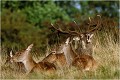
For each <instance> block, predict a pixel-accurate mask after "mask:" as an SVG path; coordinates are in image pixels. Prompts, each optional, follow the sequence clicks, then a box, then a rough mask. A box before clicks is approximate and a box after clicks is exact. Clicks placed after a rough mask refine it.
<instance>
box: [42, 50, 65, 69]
mask: <svg viewBox="0 0 120 80" xmlns="http://www.w3.org/2000/svg"><path fill="white" fill-rule="evenodd" d="M46 61H48V62H50V63H53V64H56V66H57V67H58V68H60V69H63V68H65V67H66V64H67V63H66V58H65V55H64V54H63V53H56V52H51V53H50V54H49V55H48V56H46V57H45V58H44V59H43V60H42V62H46Z"/></svg>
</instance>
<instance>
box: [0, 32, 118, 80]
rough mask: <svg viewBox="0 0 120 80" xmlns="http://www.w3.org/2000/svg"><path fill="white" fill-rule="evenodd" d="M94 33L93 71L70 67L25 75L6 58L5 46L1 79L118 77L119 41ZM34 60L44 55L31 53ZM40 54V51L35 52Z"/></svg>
mask: <svg viewBox="0 0 120 80" xmlns="http://www.w3.org/2000/svg"><path fill="white" fill-rule="evenodd" d="M102 35H103V36H104V37H102V36H101V34H100V33H98V32H97V33H96V34H95V35H94V38H93V44H94V55H93V57H94V58H95V59H96V60H97V62H98V64H99V67H98V68H97V70H96V71H95V72H92V71H88V72H85V73H83V72H81V71H79V70H77V69H76V68H74V67H72V68H70V69H65V70H63V71H62V70H59V69H58V70H57V72H56V73H55V74H52V75H44V74H40V75H35V74H34V73H33V74H30V75H28V76H25V71H24V68H21V67H20V66H18V64H17V63H10V62H9V61H8V62H7V63H6V64H5V62H6V60H7V54H8V53H7V52H6V49H5V48H1V55H0V56H1V59H0V63H1V64H0V65H1V73H2V74H1V79H38V78H41V79H119V77H120V67H119V66H120V63H119V57H120V55H119V49H120V48H119V42H118V40H117V42H115V41H114V35H113V34H110V33H107V32H104V33H103V32H102ZM31 54H32V56H33V57H34V60H35V61H36V62H38V61H41V60H42V59H43V58H44V57H45V55H40V56H39V57H36V55H35V54H34V52H32V53H31ZM33 54H34V55H33ZM36 54H40V53H36Z"/></svg>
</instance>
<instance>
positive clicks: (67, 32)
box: [51, 23, 80, 36]
mask: <svg viewBox="0 0 120 80" xmlns="http://www.w3.org/2000/svg"><path fill="white" fill-rule="evenodd" d="M51 26H52V27H53V28H54V29H55V30H57V31H58V32H60V33H63V34H70V35H74V36H75V35H80V33H79V32H76V31H70V30H68V31H63V30H61V29H60V28H59V29H57V28H55V27H54V25H53V24H52V23H51Z"/></svg>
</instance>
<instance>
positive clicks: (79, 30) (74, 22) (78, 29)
mask: <svg viewBox="0 0 120 80" xmlns="http://www.w3.org/2000/svg"><path fill="white" fill-rule="evenodd" d="M74 23H75V25H76V26H77V28H78V30H79V32H80V28H79V26H78V24H77V23H76V21H74Z"/></svg>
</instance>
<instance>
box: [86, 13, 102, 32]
mask: <svg viewBox="0 0 120 80" xmlns="http://www.w3.org/2000/svg"><path fill="white" fill-rule="evenodd" d="M97 16H98V17H99V18H100V20H99V21H98V23H97V26H96V27H95V28H93V29H91V30H89V31H87V32H94V31H96V30H97V29H98V28H99V26H100V25H101V16H100V15H97ZM89 20H90V21H91V19H90V18H89Z"/></svg>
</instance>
